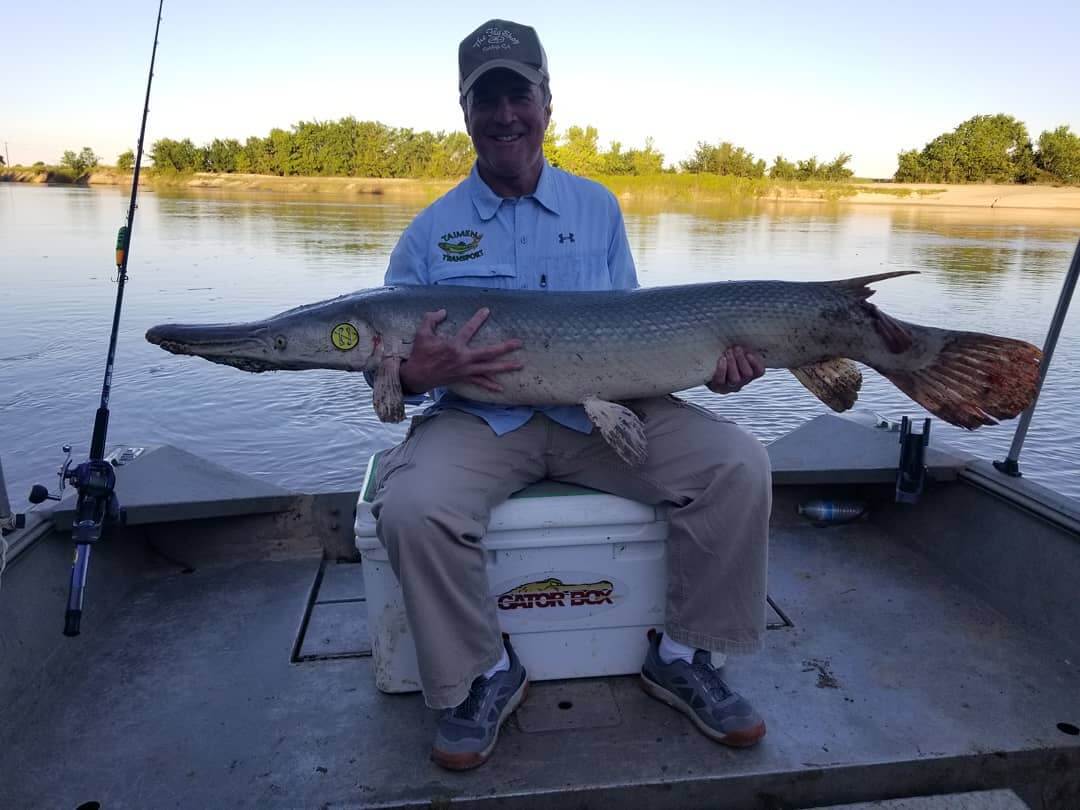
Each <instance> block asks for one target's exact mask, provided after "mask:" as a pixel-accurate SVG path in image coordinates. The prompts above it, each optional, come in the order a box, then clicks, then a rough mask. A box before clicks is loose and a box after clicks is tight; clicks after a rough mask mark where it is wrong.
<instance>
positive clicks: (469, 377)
mask: <svg viewBox="0 0 1080 810" xmlns="http://www.w3.org/2000/svg"><path fill="white" fill-rule="evenodd" d="M488 312H489V310H488V309H487V308H486V307H484V308H481V309H479V310H477V311H476V314H475V315H473V316H472V317H471V318H470V319H469V320H468V322H467V323H466V324H465V325H464V326H462V327H461V329H460V330H458V333H457V334H456V335H454V336H453V337H449V338H448V337H442V336H440V335H436V334H435V327H436V326H438V325H439V324H440V323H442V322H443V321H444V320H446V310H445V309H440V310H439V311H438V312H428V313H426V314H425V315H424V320H422V321H421V322H420V326H419V327H417V329H416V336H415V337H414V338H413V346H412V353H411V354H410V355H409V359H408V360H406V361H405V362H404V363H402V365H401V373H400V377H401V384H402V385H403V386H405V388H406V389H408V391H409V392H410V393H413V394H421V393H423V392H425V391H430V390H431V389H432V388H438V387H440V386H445V385H453V384H454V383H459V382H469V383H472V384H473V385H478V386H480V387H481V388H486V389H487V390H488V391H494V392H496V393H498V392H499V391H502V386H501V385H499V383H498V382H496V380H495V375H497V374H501V373H502V372H504V371H516V370H517V369H519V368H521V367H522V364H521V363H520V362H518V361H516V360H508V359H506V358H505V357H504V355H506V354H508V353H509V352H512V351H514V350H515V349H520V348H521V341H520V340H506V341H503V342H502V343H499V344H496V345H494V346H485V347H484V348H476V349H474V348H472V347H470V346H469V341H470V340H472V338H473V335H475V334H476V332H477V330H478V329H479V328H480V327H481V326H482V325H483V323H484V321H486V320H487V316H488ZM500 358H502V359H500Z"/></svg>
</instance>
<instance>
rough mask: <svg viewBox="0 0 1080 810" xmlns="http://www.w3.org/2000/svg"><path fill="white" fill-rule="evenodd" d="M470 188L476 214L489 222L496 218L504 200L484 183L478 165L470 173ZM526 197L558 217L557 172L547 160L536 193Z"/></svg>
mask: <svg viewBox="0 0 1080 810" xmlns="http://www.w3.org/2000/svg"><path fill="white" fill-rule="evenodd" d="M469 186H470V188H469V194H470V196H471V197H472V201H473V205H474V206H475V207H476V213H477V214H478V215H479V216H480V219H482V220H484V221H485V222H487V221H488V220H489V219H491V218H492V217H493V216H495V212H496V211H498V210H499V206H500V205H502V202H503V198H502V197H500V196H499V195H498V194H496V193H495V192H494V191H492V190H491V187H490V186H489V185H488V184H487V183H485V182H484V179H483V178H482V177H481V176H480V172H479V170H478V169H477V168H476V163H473V167H472V171H471V172H470V173H469ZM526 196H527V197H532V198H533V199H534V200H536V201H537V202H538V203H540V205H542V206H544V208H546V209H547V210H548V211H550V212H551V213H553V214H555V215H556V216H558V214H559V192H558V188H557V187H556V182H555V172H554V171H553V170H552V168H551V166H550V165H548V162H547V160H546V159H545V160H544V165H543V166H542V167H541V169H540V179H539V180H538V181H537V183H536V191H534V192H533V193H532V194H527V195H526Z"/></svg>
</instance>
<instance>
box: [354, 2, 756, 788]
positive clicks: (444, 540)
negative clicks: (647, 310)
mask: <svg viewBox="0 0 1080 810" xmlns="http://www.w3.org/2000/svg"><path fill="white" fill-rule="evenodd" d="M458 65H459V90H460V99H461V106H462V110H463V112H464V115H465V126H466V128H467V130H468V132H469V135H470V136H471V138H472V141H473V144H474V146H475V147H476V154H477V160H476V164H475V166H474V167H473V170H472V173H471V174H470V176H469V177H468V178H467V179H466V180H465V181H464V182H462V183H461V184H460V185H459V186H457V187H456V188H454V189H453V190H452V191H450V192H449V193H447V194H446V195H445V196H444V197H442V198H441V199H439V200H437V201H436V202H435V203H433V204H432V205H431V206H430V207H428V208H427V209H425V210H424V211H423V212H421V213H420V214H419V215H418V216H417V217H416V219H415V220H414V221H413V222H412V224H411V225H410V226H409V227H408V229H407V230H406V231H405V232H404V233H403V234H402V236H401V239H400V241H399V243H398V245H397V247H396V248H395V249H394V251H393V254H392V255H391V258H390V266H389V269H388V271H387V274H386V282H387V283H388V284H393V283H404V284H436V285H437V284H459V285H468V286H482V287H487V288H505V289H511V288H517V289H535V290H609V289H618V288H631V287H636V286H637V277H636V273H635V270H634V263H633V259H632V258H631V256H630V248H629V244H628V242H627V238H626V232H625V228H624V226H623V220H622V214H621V212H620V211H619V206H618V203H617V202H616V200H615V198H614V197H613V196H612V195H611V194H610V192H608V191H606V190H605V189H604V188H603V187H601V186H600V185H598V184H596V183H593V182H591V181H588V180H584V179H582V178H578V177H574V176H573V175H570V174H567V173H565V172H562V171H560V170H558V169H556V168H554V167H552V166H551V165H549V164H548V163H547V162H546V161H545V160H544V155H543V138H544V132H545V131H546V129H547V126H548V121H549V119H550V116H551V106H550V105H551V91H550V87H549V83H548V80H549V77H548V69H547V57H546V55H545V53H544V50H543V48H542V46H541V45H540V41H539V39H538V38H537V35H536V32H535V31H534V30H533V29H532V28H530V27H528V26H524V25H520V24H517V23H513V22H508V21H505V20H491V21H490V22H487V23H485V24H484V25H482V26H480V28H478V29H477V30H476V31H475V32H473V33H472V34H470V35H469V36H468V37H466V39H465V40H464V41H462V43H461V45H460V48H459V51H458ZM487 314H488V313H487V311H486V310H480V311H479V312H477V313H476V315H475V316H474V317H473V318H472V319H471V320H470V321H469V322H468V323H466V324H465V325H464V326H463V327H462V328H461V329H460V331H459V332H458V333H457V334H440V333H439V332H438V331H437V327H438V325H439V323H440V322H441V321H442V320H443V319H444V318H445V317H446V313H445V311H439V312H429V313H427V315H426V316H425V317H424V319H423V322H422V323H421V324H419V326H418V328H417V331H416V336H415V338H414V341H413V346H412V351H411V354H410V356H409V359H408V361H407V362H405V363H403V364H402V366H401V372H400V377H401V382H402V385H403V388H404V389H405V391H406V393H409V394H413V395H419V394H423V393H426V392H433V394H434V396H435V399H436V403H435V405H434V406H432V407H431V408H429V409H428V410H427V411H426V412H425V413H424V414H423V415H422V416H420V417H417V418H416V419H414V420H413V424H412V427H411V429H410V431H409V434H408V436H407V437H406V439H405V441H404V442H402V443H401V444H400V445H398V446H397V447H395V448H393V449H392V450H390V451H388V452H387V453H386V454H385V455H384V457H383V459H382V461H381V463H380V465H379V467H380V468H379V472H378V478H377V480H376V482H375V483H376V488H377V489H376V497H375V502H374V504H373V514H374V515H375V518H376V520H377V533H378V536H379V540H380V541H381V542H382V543H383V545H384V546H385V547H386V549H387V551H388V554H389V557H390V561H391V564H392V566H393V568H394V571H395V573H396V574H397V577H398V579H399V581H400V583H401V587H402V591H403V594H404V599H405V606H406V612H407V615H408V619H409V625H410V628H411V630H412V633H413V637H414V640H415V642H416V652H417V658H418V663H419V669H420V677H421V681H422V686H423V690H424V696H425V699H426V701H427V704H428V705H429V706H431V707H432V708H434V709H439V710H441V715H440V717H439V722H438V729H437V732H436V739H435V743H434V746H433V749H432V757H433V758H434V760H435V761H436V762H437V763H439V764H440V765H442V766H444V767H447V768H451V769H456V770H463V769H466V768H472V767H476V766H477V765H480V764H482V763H483V762H485V761H486V760H487V758H488V757H489V756H490V754H491V752H492V751H493V750H494V747H495V743H496V741H497V739H498V734H499V729H500V727H501V726H502V723H503V722H504V721H505V720H506V718H507V717H508V716H509V715H510V714H511V713H512V712H513V710H514V709H515V708H516V707H517V705H518V704H519V703H520V702H521V700H522V699H523V697H524V693H525V689H526V686H527V679H526V673H525V670H524V668H523V667H522V665H521V662H520V661H519V660H518V658H517V656H516V655H515V654H514V650H513V647H512V646H511V644H510V642H509V641H505V640H504V639H503V638H502V636H501V634H500V632H499V624H498V620H497V618H496V611H495V603H494V601H493V600H492V599H491V597H490V594H489V589H488V582H487V577H486V573H485V569H484V559H485V557H484V552H483V547H482V540H483V537H484V533H485V531H486V529H487V523H488V518H489V515H490V513H491V510H492V508H494V507H495V506H496V505H497V504H499V503H500V502H502V501H503V500H505V499H506V498H507V497H509V496H510V495H511V494H512V493H514V492H515V491H517V490H519V489H521V488H522V487H524V486H526V485H527V484H529V483H531V482H533V481H536V480H538V479H541V478H545V477H547V478H552V479H555V480H559V481H566V482H570V483H576V484H581V485H584V486H590V487H594V488H596V489H601V490H605V491H607V492H612V493H614V494H617V495H622V496H625V497H628V498H633V499H635V500H638V501H643V502H647V503H654V504H656V503H662V502H668V503H671V504H672V505H673V506H674V508H673V510H672V511H671V514H670V538H669V543H668V600H667V615H666V626H665V632H664V634H663V635H662V636H660V635H658V634H653V635H652V637H651V638H650V645H649V651H648V655H647V657H646V660H645V662H644V665H643V667H642V673H641V677H642V685H643V686H644V688H645V689H646V691H648V692H649V694H651V695H653V696H654V697H657V698H658V699H660V700H662V701H664V702H666V703H668V704H670V705H672V706H674V707H675V708H677V709H679V710H680V711H682V712H684V713H685V714H687V715H688V716H689V717H690V718H691V720H692V721H693V722H694V723H695V725H696V726H697V727H698V728H699V729H700V730H701V731H703V732H704V733H705V734H706V735H708V736H709V737H711V738H713V739H715V740H718V741H719V742H721V743H725V744H728V745H735V746H746V745H752V744H754V743H755V742H757V741H758V740H759V739H760V738H761V737H762V736H763V735H764V733H765V724H764V722H763V721H762V719H761V718H760V716H759V715H758V714H757V713H756V712H755V711H754V710H753V708H751V707H750V705H749V704H748V703H747V702H746V701H745V700H743V699H742V698H741V697H739V696H738V695H737V694H735V693H733V692H732V691H731V690H730V689H728V688H727V686H726V685H725V684H724V682H723V681H722V680H721V678H720V676H719V673H718V672H717V670H716V669H715V668H714V667H713V665H712V663H711V657H710V652H712V651H717V652H724V653H731V652H751V651H754V650H755V649H757V647H758V646H759V645H760V642H761V632H762V630H763V629H764V624H765V569H766V547H767V537H768V521H769V510H770V507H771V487H770V477H769V464H768V457H767V456H766V454H765V452H764V449H763V448H762V446H761V445H760V444H759V443H758V442H757V441H756V440H755V439H753V438H752V437H750V436H749V435H748V434H747V433H745V432H743V431H742V430H740V429H739V428H737V427H736V426H735V425H734V424H733V423H731V422H729V421H727V420H725V419H722V418H720V417H718V416H716V415H713V414H711V413H709V412H707V411H705V410H704V409H699V408H697V407H695V406H693V405H690V404H688V403H685V402H682V401H681V400H677V399H675V398H674V397H663V398H656V399H647V400H639V401H637V402H635V403H634V408H635V410H636V411H637V412H638V413H639V414H640V415H642V416H643V417H644V418H643V422H644V426H645V432H646V435H647V438H648V440H649V458H648V460H647V461H646V463H645V465H644V466H642V467H640V468H631V467H630V466H628V465H626V464H625V463H623V462H622V461H621V460H620V459H619V458H618V457H617V456H616V455H615V454H614V452H613V451H612V450H611V449H610V448H609V447H608V445H607V444H606V443H605V442H604V441H603V439H602V438H601V437H600V435H599V432H596V431H593V430H592V426H591V424H590V422H589V420H588V418H587V417H586V415H585V413H584V410H583V409H582V408H581V407H580V406H566V407H544V408H535V409H534V408H529V407H501V406H491V405H485V404H481V403H477V402H471V401H467V400H464V399H461V398H459V397H455V396H454V395H453V394H451V393H449V392H448V391H447V390H446V388H445V387H446V386H448V385H451V384H453V383H455V382H460V381H464V380H468V381H470V382H473V383H475V384H477V385H480V386H482V387H484V388H487V389H489V390H492V391H498V390H500V385H499V375H500V373H502V372H506V371H510V370H514V369H517V368H520V367H521V365H520V363H519V362H518V361H517V360H516V359H515V354H514V350H515V349H517V348H518V347H519V346H520V344H519V343H518V342H517V341H513V340H511V341H507V342H505V343H503V344H501V345H497V346H492V347H488V348H473V347H472V346H470V339H471V338H472V336H473V335H474V334H475V333H476V331H477V330H478V329H479V328H480V327H481V326H482V324H483V322H484V320H485V318H486V317H487ZM763 373H764V368H763V365H762V363H761V360H760V358H758V357H756V356H755V355H753V354H748V353H744V352H743V351H742V350H741V349H739V348H734V349H732V350H730V351H729V352H727V353H725V355H724V356H722V357H720V358H719V359H718V361H717V364H716V371H715V374H714V376H713V378H712V379H711V380H708V381H706V380H702V382H703V383H706V384H708V386H709V387H710V388H711V389H712V390H713V391H715V392H718V393H727V392H731V391H737V390H738V389H739V388H741V387H742V386H743V385H745V384H746V383H747V382H749V381H750V380H752V379H754V378H756V377H760V376H761V375H762V374H763ZM413 401H414V402H418V401H419V399H415V398H414V400H413Z"/></svg>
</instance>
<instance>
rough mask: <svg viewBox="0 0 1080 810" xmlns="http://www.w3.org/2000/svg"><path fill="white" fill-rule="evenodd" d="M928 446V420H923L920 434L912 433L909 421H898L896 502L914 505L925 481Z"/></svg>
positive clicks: (904, 419)
mask: <svg viewBox="0 0 1080 810" xmlns="http://www.w3.org/2000/svg"><path fill="white" fill-rule="evenodd" d="M928 444H930V420H929V419H924V420H923V429H922V433H912V431H911V420H910V419H908V418H907V417H906V416H905V417H904V418H903V419H902V420H901V421H900V464H899V466H898V467H897V468H896V502H897V503H916V502H917V501H918V500H919V496H920V495H922V491H923V484H924V483H925V481H926V463H925V461H924V458H925V456H926V446H927V445H928Z"/></svg>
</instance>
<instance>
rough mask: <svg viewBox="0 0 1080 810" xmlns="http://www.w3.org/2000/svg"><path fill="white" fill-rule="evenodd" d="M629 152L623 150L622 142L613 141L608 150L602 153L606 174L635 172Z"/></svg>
mask: <svg viewBox="0 0 1080 810" xmlns="http://www.w3.org/2000/svg"><path fill="white" fill-rule="evenodd" d="M631 158H632V156H631V154H630V153H629V152H624V151H622V144H621V143H619V142H618V141H612V142H611V146H610V147H609V148H608V151H606V152H602V153H601V154H600V160H601V165H602V169H601V171H602V172H603V173H604V174H633V173H634V164H633V161H632V159H631Z"/></svg>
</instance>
